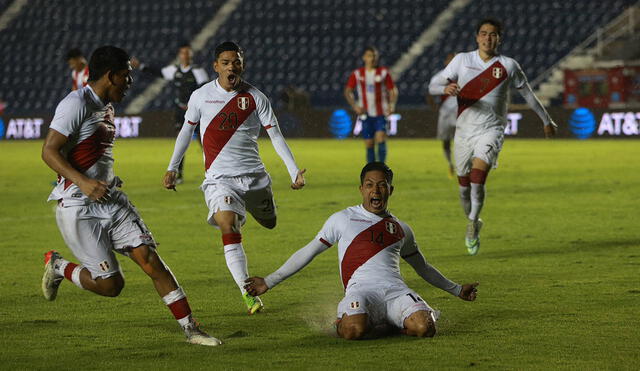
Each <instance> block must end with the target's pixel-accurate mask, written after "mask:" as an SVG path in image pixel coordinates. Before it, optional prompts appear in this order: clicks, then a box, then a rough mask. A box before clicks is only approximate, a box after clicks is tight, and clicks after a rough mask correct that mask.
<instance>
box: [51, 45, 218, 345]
mask: <svg viewBox="0 0 640 371" xmlns="http://www.w3.org/2000/svg"><path fill="white" fill-rule="evenodd" d="M130 72H131V65H130V63H129V56H128V55H127V53H126V52H125V51H124V50H122V49H120V48H116V47H114V46H103V47H100V48H98V49H96V50H95V51H94V52H93V54H92V55H91V59H90V61H89V85H88V86H85V87H80V88H79V89H78V90H75V91H73V92H71V93H70V94H69V95H67V96H66V98H64V99H63V100H62V101H61V102H60V104H58V107H57V108H56V113H55V115H54V117H53V120H52V121H51V125H50V126H49V132H48V133H47V137H46V139H45V141H44V145H43V147H42V159H43V160H44V162H45V163H46V164H47V165H48V166H49V167H50V168H51V169H53V170H54V171H55V172H57V173H58V184H57V185H56V187H55V188H54V189H53V191H52V192H51V195H50V196H49V200H50V201H57V202H58V207H57V208H56V220H57V222H58V228H59V229H60V233H61V234H62V237H63V238H64V240H65V242H66V243H67V245H68V246H69V249H71V251H72V252H73V254H74V255H75V256H76V258H77V259H78V260H79V261H80V265H78V264H75V263H72V262H70V261H68V260H66V259H63V258H62V256H60V254H58V253H57V252H56V251H53V250H52V251H49V252H47V253H46V254H45V272H44V276H43V278H42V290H43V293H44V296H45V298H46V299H47V300H54V299H55V298H56V296H57V292H58V287H59V286H60V283H61V282H62V280H63V279H64V278H66V279H68V280H69V281H72V282H73V283H74V284H75V285H76V286H78V287H80V288H81V289H85V290H89V291H92V292H94V293H96V294H98V295H103V296H118V295H119V294H120V291H121V290H122V288H123V287H124V277H123V275H122V272H121V271H120V266H119V264H118V260H117V259H116V257H115V255H114V253H113V252H114V251H116V252H118V253H121V254H123V255H126V256H128V257H130V258H131V259H132V260H133V261H134V262H136V263H137V264H138V265H139V266H140V268H142V270H143V271H144V272H145V273H146V274H147V275H148V276H149V277H150V278H151V280H152V281H153V285H154V286H155V288H156V291H157V292H158V294H159V295H160V296H161V297H162V300H163V301H164V303H165V304H166V305H167V306H168V307H169V309H170V310H171V312H172V313H173V315H174V316H175V318H176V320H177V321H178V323H179V324H180V325H181V326H182V329H183V330H184V333H185V335H186V336H187V341H188V342H190V343H192V344H201V345H209V346H215V345H219V344H221V342H220V340H218V339H216V338H214V337H211V336H209V335H207V334H206V333H204V332H203V331H201V330H200V329H199V328H198V325H197V324H196V322H195V320H194V319H193V318H192V316H191V308H190V307H189V303H188V302H187V297H186V295H185V293H184V291H183V290H182V288H181V287H180V286H179V285H178V282H177V281H176V279H175V277H174V276H173V274H172V273H171V271H170V270H169V268H168V267H167V266H166V265H165V263H164V262H163V261H162V259H161V258H160V256H159V255H158V253H157V252H156V242H155V241H154V240H153V237H152V236H151V232H149V230H148V229H147V226H146V225H145V224H144V222H143V221H142V219H141V218H140V215H139V214H138V212H137V211H136V209H135V208H134V207H133V205H132V204H131V203H130V202H129V199H128V198H127V195H126V194H125V193H124V192H122V191H121V190H120V189H119V187H120V186H121V184H122V182H121V181H120V179H119V178H118V177H117V176H115V175H114V172H113V162H114V159H113V143H114V141H115V132H116V127H115V124H114V111H113V106H112V105H111V102H120V101H121V100H122V99H123V98H124V96H125V95H126V92H127V90H128V89H129V87H130V86H131V83H132V81H133V80H132V78H131V75H130Z"/></svg>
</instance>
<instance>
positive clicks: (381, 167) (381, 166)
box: [360, 162, 393, 185]
mask: <svg viewBox="0 0 640 371" xmlns="http://www.w3.org/2000/svg"><path fill="white" fill-rule="evenodd" d="M370 171H381V172H382V173H383V174H384V178H385V179H386V180H387V183H389V185H391V184H392V183H393V171H391V169H390V168H389V166H387V164H385V163H384V162H369V163H368V164H366V165H364V167H363V168H362V171H361V172H360V185H362V184H363V183H364V177H365V175H367V173H368V172H370Z"/></svg>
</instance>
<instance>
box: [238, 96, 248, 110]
mask: <svg viewBox="0 0 640 371" xmlns="http://www.w3.org/2000/svg"><path fill="white" fill-rule="evenodd" d="M238 108H240V109H241V110H243V111H244V110H246V109H247V108H249V97H238Z"/></svg>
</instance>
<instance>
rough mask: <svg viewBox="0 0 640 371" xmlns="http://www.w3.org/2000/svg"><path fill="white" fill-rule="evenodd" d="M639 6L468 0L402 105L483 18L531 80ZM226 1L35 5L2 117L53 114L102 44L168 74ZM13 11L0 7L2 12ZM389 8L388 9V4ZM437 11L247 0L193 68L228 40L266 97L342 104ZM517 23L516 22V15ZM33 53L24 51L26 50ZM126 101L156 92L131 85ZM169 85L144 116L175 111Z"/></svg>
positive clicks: (613, 1) (11, 55) (427, 1)
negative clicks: (74, 69) (494, 24)
mask: <svg viewBox="0 0 640 371" xmlns="http://www.w3.org/2000/svg"><path fill="white" fill-rule="evenodd" d="M635 2H636V1H635V0H609V1H600V0H567V1H557V0H540V1H536V2H520V1H509V0H494V1H490V2H477V1H472V2H470V3H469V5H468V6H467V7H466V8H465V9H463V10H462V11H461V12H460V13H459V14H457V15H456V16H455V18H454V20H453V21H452V23H451V24H450V25H449V27H448V28H447V29H445V30H443V31H442V34H441V37H440V38H438V40H437V41H436V42H435V43H434V44H433V45H431V46H430V47H428V48H427V49H426V50H425V52H424V53H423V54H422V55H421V56H420V57H419V58H418V59H417V60H416V61H415V63H414V64H413V65H412V66H411V67H410V68H409V69H408V70H407V71H406V72H405V73H404V74H403V75H402V77H401V79H400V80H399V81H398V85H399V89H400V101H399V104H400V105H420V104H423V102H424V94H425V92H426V84H427V83H428V80H429V78H430V76H431V75H432V74H433V73H434V72H435V71H436V70H438V69H440V68H441V67H442V61H443V59H444V56H445V55H446V53H448V52H451V51H467V50H472V49H474V48H475V42H474V30H473V25H474V24H475V22H476V21H477V20H478V19H479V18H480V17H482V16H494V17H497V18H500V19H502V20H503V21H504V23H505V29H506V35H505V38H504V42H503V46H502V48H501V50H502V51H503V52H504V53H505V54H506V55H509V56H513V57H514V58H516V59H517V60H518V61H519V62H520V63H521V65H522V67H523V69H524V70H525V72H526V73H527V75H528V77H529V78H530V79H531V80H533V79H534V78H535V77H536V76H537V75H538V74H540V73H541V72H543V71H545V70H546V69H547V68H549V67H550V66H551V65H553V64H554V63H555V62H557V61H558V60H559V59H560V58H562V57H563V56H564V55H566V54H567V53H568V52H569V51H570V50H571V49H572V48H573V47H575V46H576V45H578V44H579V43H580V42H581V41H582V40H584V39H585V38H587V37H588V36H589V35H590V34H592V33H593V32H594V31H595V29H596V28H597V27H599V26H602V25H604V24H606V23H607V22H608V21H610V20H611V19H613V18H614V17H615V16H617V15H618V14H620V13H621V12H622V11H623V10H624V9H625V8H626V7H627V6H629V5H630V4H633V3H635ZM223 3H224V0H215V1H204V0H193V1H179V2H176V1H174V2H168V1H150V0H139V1H135V2H131V1H126V0H116V1H110V2H108V3H107V2H98V3H91V4H89V3H87V2H84V1H81V0H61V1H55V2H51V1H46V0H34V1H31V2H30V3H29V5H28V6H27V7H25V9H24V11H23V12H22V13H21V14H20V15H19V16H18V17H17V18H16V19H15V20H14V21H13V22H12V23H11V24H10V26H9V27H8V28H7V29H5V30H3V31H1V32H0V44H1V45H3V53H2V55H1V56H0V61H1V64H0V66H1V67H0V86H2V90H1V91H0V99H3V100H4V101H6V102H7V103H8V106H7V113H10V114H19V113H33V112H51V111H52V110H53V109H54V107H55V104H56V103H57V102H58V101H59V100H60V99H61V98H62V97H63V96H64V95H65V94H66V93H67V92H68V90H69V89H70V78H69V71H68V69H67V67H66V63H65V61H64V57H63V56H64V54H65V52H66V51H67V49H69V48H71V47H79V48H81V49H82V50H83V51H85V53H86V54H87V55H88V54H90V52H91V50H92V49H93V48H95V47H96V46H98V45H102V44H107V43H110V44H115V45H119V46H122V47H124V48H125V49H127V50H128V51H129V52H130V53H131V54H132V55H136V56H138V57H139V58H140V59H141V60H144V61H149V62H153V63H155V64H157V65H158V66H162V65H166V64H168V63H170V62H171V61H172V60H173V58H174V57H175V52H176V47H177V45H178V44H179V42H180V41H182V40H190V39H192V38H193V37H194V36H195V35H196V34H197V33H198V32H199V31H200V29H201V28H202V27H203V25H204V24H205V23H206V22H207V21H208V20H209V19H211V17H213V15H214V14H215V12H216V10H217V9H219V8H220V6H221V5H222V4H223ZM9 4H10V1H6V0H0V11H1V10H2V9H3V7H5V8H6V7H7V6H9ZM390 4H392V6H391V5H390ZM448 4H449V2H448V1H444V0H438V1H433V0H397V1H394V2H392V3H391V2H389V1H384V0H350V1H337V0H331V1H324V0H273V1H243V2H242V3H241V4H240V6H239V7H238V8H237V9H236V10H235V11H234V12H233V13H232V14H231V16H230V17H229V18H228V19H227V21H226V23H225V24H224V25H223V26H222V27H221V28H220V30H219V31H218V33H217V34H216V35H215V36H214V37H213V38H211V39H210V40H209V41H208V42H207V45H206V47H205V48H204V49H203V50H204V51H203V52H200V53H197V54H196V56H195V62H196V63H199V64H201V65H203V66H206V67H207V69H208V72H210V73H213V71H212V69H211V66H210V62H211V60H212V55H211V50H212V49H213V47H214V46H215V45H216V44H217V43H219V42H221V41H225V40H227V39H229V40H235V41H237V42H239V43H240V44H241V45H243V46H244V47H245V49H246V50H247V55H246V58H247V67H248V70H247V79H248V80H250V81H251V82H252V83H254V84H255V85H256V86H257V87H258V88H260V89H262V90H263V91H264V92H265V93H266V94H267V95H269V96H271V97H277V96H279V94H280V92H281V91H282V90H283V89H285V88H286V87H287V86H295V87H296V88H298V89H301V90H304V91H306V92H308V93H309V95H310V98H311V103H312V104H313V105H315V106H337V105H343V104H344V102H343V98H342V89H343V86H344V83H345V80H346V78H347V76H348V74H349V72H350V70H351V69H353V68H354V67H356V66H358V65H360V63H361V62H360V55H361V52H362V49H363V48H364V47H365V46H366V45H370V44H371V45H375V46H377V47H378V48H379V49H380V51H381V63H382V64H384V65H388V66H390V65H392V64H393V63H394V62H395V61H397V60H398V59H399V58H400V56H401V55H402V54H403V53H405V52H406V51H407V49H408V48H409V47H410V46H411V44H412V42H413V41H414V40H415V39H416V38H417V37H418V35H420V33H422V32H423V31H424V29H425V28H426V27H427V26H428V25H429V24H430V22H432V21H433V20H434V19H435V17H437V15H438V14H440V12H442V11H443V10H444V9H446V7H447V6H448ZM515 14H517V15H518V16H517V17H514V16H513V15H515ZM26 45H28V47H25V46H26ZM135 78H136V83H135V84H134V87H133V89H132V91H131V92H130V95H131V96H135V95H136V94H139V93H140V92H142V91H143V90H144V89H145V87H146V86H148V84H149V83H150V82H151V81H152V80H151V78H149V77H146V76H143V75H142V74H137V75H136V76H135ZM171 99H172V95H171V88H170V86H166V87H165V88H164V90H163V91H162V92H161V93H160V95H159V96H158V97H157V98H156V99H154V100H152V102H151V103H150V104H149V105H148V106H147V107H146V109H147V110H164V109H167V108H170V107H171Z"/></svg>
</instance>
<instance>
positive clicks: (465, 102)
mask: <svg viewBox="0 0 640 371" xmlns="http://www.w3.org/2000/svg"><path fill="white" fill-rule="evenodd" d="M506 78H507V70H506V69H505V68H504V66H503V65H502V64H501V63H500V62H499V61H496V62H495V63H494V64H492V65H491V66H489V68H487V69H486V70H484V71H482V72H481V73H480V74H479V75H478V76H476V77H474V78H473V79H472V80H471V81H469V82H467V83H466V85H465V86H464V87H463V88H462V89H461V90H460V93H458V116H460V114H461V113H462V112H463V111H464V110H466V109H467V108H469V107H471V106H472V105H473V104H474V103H476V102H477V101H479V100H480V99H481V98H482V97H484V96H485V95H487V94H488V93H489V92H490V91H492V90H493V89H495V88H496V87H497V86H498V85H500V83H501V82H503V81H504V80H505V79H506Z"/></svg>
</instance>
